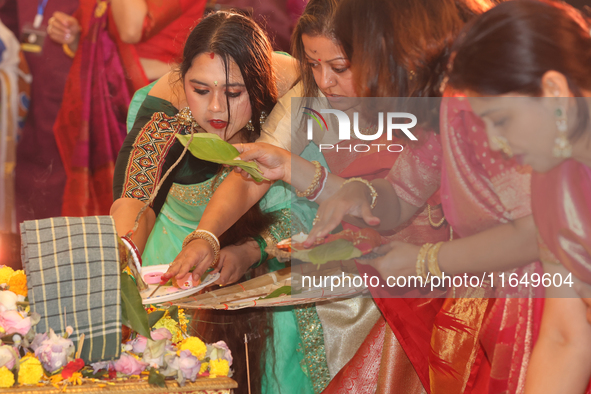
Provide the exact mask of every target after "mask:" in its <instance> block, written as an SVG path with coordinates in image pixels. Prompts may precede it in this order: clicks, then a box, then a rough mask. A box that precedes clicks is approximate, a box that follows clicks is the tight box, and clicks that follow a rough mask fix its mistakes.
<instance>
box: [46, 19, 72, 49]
mask: <svg viewBox="0 0 591 394" xmlns="http://www.w3.org/2000/svg"><path fill="white" fill-rule="evenodd" d="M47 34H49V37H51V39H52V40H53V41H55V42H57V43H58V44H67V45H69V46H70V47H73V45H72V44H77V42H78V38H79V36H80V24H79V23H78V19H76V18H74V17H73V16H71V15H68V14H64V13H63V12H59V11H56V12H54V13H53V16H52V17H51V18H49V21H48V23H47ZM72 49H74V48H72Z"/></svg>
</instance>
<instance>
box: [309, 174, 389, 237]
mask: <svg viewBox="0 0 591 394" xmlns="http://www.w3.org/2000/svg"><path fill="white" fill-rule="evenodd" d="M371 200H372V198H371V195H370V191H369V188H368V187H367V185H365V184H363V183H362V182H349V183H347V184H345V185H343V186H342V187H341V188H340V189H339V190H338V191H337V192H336V193H335V194H333V195H332V196H330V197H329V198H327V199H326V200H325V201H323V202H322V203H321V204H320V206H319V207H318V212H317V214H316V219H314V221H315V223H314V227H313V228H312V230H311V231H310V234H309V235H308V239H306V241H305V242H304V246H305V247H307V248H309V247H311V246H312V245H314V241H315V240H316V239H317V238H324V237H326V236H327V235H328V234H330V232H331V231H332V230H334V229H335V228H336V227H337V226H338V225H339V224H340V223H341V222H342V221H343V219H344V218H345V216H347V215H349V216H352V217H356V218H359V219H361V220H363V221H364V222H365V224H367V225H368V226H377V225H379V224H380V219H379V218H377V217H376V216H374V215H373V213H372V210H371Z"/></svg>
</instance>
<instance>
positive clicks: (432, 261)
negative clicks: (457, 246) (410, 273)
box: [427, 242, 445, 277]
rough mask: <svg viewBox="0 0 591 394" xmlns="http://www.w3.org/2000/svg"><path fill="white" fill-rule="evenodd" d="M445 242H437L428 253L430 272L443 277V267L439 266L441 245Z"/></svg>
mask: <svg viewBox="0 0 591 394" xmlns="http://www.w3.org/2000/svg"><path fill="white" fill-rule="evenodd" d="M444 243H445V242H437V243H436V244H435V246H433V247H432V248H431V249H429V253H427V261H428V262H429V263H428V264H429V272H430V273H431V275H433V276H438V277H441V276H442V275H443V273H442V272H441V268H439V249H440V248H441V245H443V244H444Z"/></svg>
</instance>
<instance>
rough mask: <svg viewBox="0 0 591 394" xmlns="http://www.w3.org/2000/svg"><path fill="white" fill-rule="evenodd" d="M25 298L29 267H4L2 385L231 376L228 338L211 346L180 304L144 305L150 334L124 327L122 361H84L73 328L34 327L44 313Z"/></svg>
mask: <svg viewBox="0 0 591 394" xmlns="http://www.w3.org/2000/svg"><path fill="white" fill-rule="evenodd" d="M123 275H125V274H122V276H123ZM122 282H123V281H122ZM134 287H135V286H133V288H134ZM122 291H123V286H122ZM26 297H27V282H26V276H25V274H24V272H23V271H14V270H13V269H12V268H10V267H5V266H0V388H7V387H13V386H15V385H53V386H55V387H56V388H62V387H63V389H64V390H65V389H67V386H68V385H80V384H83V383H84V382H92V383H98V384H100V385H105V386H107V385H113V384H115V383H114V381H116V380H123V379H142V380H147V381H148V382H149V383H150V384H152V385H156V386H160V387H165V386H166V382H165V379H166V378H174V379H176V380H177V381H178V382H179V384H180V385H184V384H185V382H186V381H187V380H190V381H192V382H194V381H195V379H197V377H217V376H232V371H231V369H230V367H231V366H232V361H233V360H232V352H231V351H230V349H228V346H227V345H226V343H225V342H223V341H219V342H217V343H214V344H207V345H206V344H205V343H204V342H203V341H202V340H201V339H199V338H197V337H194V336H189V335H187V324H188V323H189V321H188V319H187V318H186V316H185V314H184V312H183V310H182V309H178V308H177V307H176V306H172V307H170V308H168V309H163V308H158V307H154V306H150V307H149V308H147V309H146V310H145V315H146V316H147V319H146V322H145V324H144V322H143V321H142V323H141V324H140V326H142V325H143V326H145V327H144V328H143V329H142V328H140V329H139V331H142V332H143V333H144V334H147V335H140V334H139V333H137V332H135V331H130V332H128V333H125V332H124V337H125V339H124V343H123V344H122V353H121V357H120V358H119V359H118V360H115V361H103V362H98V363H94V364H91V365H85V364H84V361H83V360H82V359H80V358H79V356H80V352H81V350H82V346H83V342H84V341H83V339H82V340H80V341H79V343H78V349H75V348H74V343H73V341H72V340H71V339H69V337H70V336H71V335H72V334H73V329H72V328H71V327H68V328H67V329H66V333H65V334H64V336H58V335H56V334H55V333H54V332H53V330H50V331H49V333H43V334H35V332H34V330H33V328H34V326H35V325H36V324H37V323H38V322H39V319H40V317H39V315H38V314H36V313H31V312H30V311H29V306H28V303H27V302H26ZM142 311H143V309H142ZM133 325H134V326H137V322H136V323H134V324H133ZM133 328H134V329H135V328H136V327H133ZM146 328H147V331H146Z"/></svg>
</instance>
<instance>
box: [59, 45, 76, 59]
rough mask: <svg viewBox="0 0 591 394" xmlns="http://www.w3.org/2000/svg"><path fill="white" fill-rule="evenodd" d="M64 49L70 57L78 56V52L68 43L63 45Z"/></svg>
mask: <svg viewBox="0 0 591 394" xmlns="http://www.w3.org/2000/svg"><path fill="white" fill-rule="evenodd" d="M62 49H63V50H64V53H65V54H66V55H68V56H69V57H71V58H72V59H73V58H74V56H76V52H74V51H73V50H72V49H71V48H70V47H69V46H68V44H63V45H62Z"/></svg>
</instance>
